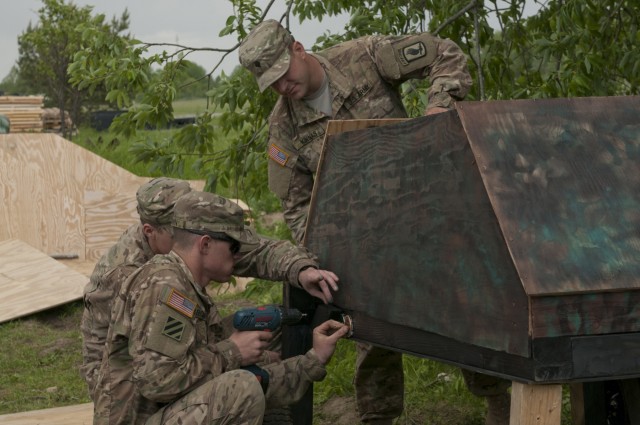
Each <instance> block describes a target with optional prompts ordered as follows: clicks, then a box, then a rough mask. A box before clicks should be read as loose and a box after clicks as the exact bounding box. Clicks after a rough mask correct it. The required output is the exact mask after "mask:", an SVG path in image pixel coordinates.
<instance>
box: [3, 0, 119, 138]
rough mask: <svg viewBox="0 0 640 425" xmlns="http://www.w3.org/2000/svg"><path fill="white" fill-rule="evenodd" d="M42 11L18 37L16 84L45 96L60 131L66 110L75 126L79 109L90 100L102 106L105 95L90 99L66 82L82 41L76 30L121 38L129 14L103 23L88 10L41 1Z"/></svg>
mask: <svg viewBox="0 0 640 425" xmlns="http://www.w3.org/2000/svg"><path fill="white" fill-rule="evenodd" d="M42 2H43V7H42V8H40V9H39V10H38V18H39V20H38V22H37V23H36V24H35V25H32V24H31V23H30V24H29V26H28V27H27V29H26V30H25V31H24V32H23V33H22V34H21V35H20V36H19V37H18V47H19V57H18V64H17V73H18V76H17V77H16V81H17V82H19V83H20V84H21V85H22V87H28V92H29V93H40V94H44V95H45V99H46V103H47V104H49V105H52V106H56V107H58V108H59V109H60V111H61V123H62V126H63V127H62V131H63V133H65V134H68V131H69V130H70V129H66V128H65V120H64V119H63V116H62V114H63V111H65V110H67V111H69V113H70V114H71V117H72V119H73V120H74V121H75V122H78V121H79V118H80V111H81V107H82V106H86V105H87V104H88V103H90V101H91V100H94V101H96V99H97V101H98V102H100V103H103V102H104V97H105V96H104V93H105V92H101V93H98V95H99V96H98V97H95V98H94V99H91V98H90V97H89V94H88V92H86V91H84V90H82V89H81V88H79V87H77V86H73V85H72V84H71V83H70V81H69V75H68V74H67V68H68V67H69V64H70V63H71V62H72V60H73V56H74V54H75V52H76V51H78V50H80V49H83V48H84V46H83V39H82V36H81V34H80V33H78V32H77V31H76V27H77V26H78V25H80V24H89V25H91V26H92V27H93V28H95V29H96V31H100V32H102V33H104V34H109V35H111V36H113V37H126V36H123V35H121V33H122V32H123V31H125V30H126V29H127V28H128V25H129V23H128V19H129V17H128V13H127V12H126V11H125V12H124V13H123V14H122V17H121V18H120V19H115V18H113V20H112V21H111V23H105V19H104V15H99V16H96V17H94V16H92V15H91V7H89V6H86V7H82V8H81V7H78V6H76V5H75V4H73V3H65V1H64V0H42Z"/></svg>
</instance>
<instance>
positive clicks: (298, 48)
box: [291, 41, 306, 53]
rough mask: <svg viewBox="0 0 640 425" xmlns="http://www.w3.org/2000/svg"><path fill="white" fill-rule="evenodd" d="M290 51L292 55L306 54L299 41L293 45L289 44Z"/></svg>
mask: <svg viewBox="0 0 640 425" xmlns="http://www.w3.org/2000/svg"><path fill="white" fill-rule="evenodd" d="M291 51H292V52H294V53H306V52H305V50H304V46H303V45H302V43H300V42H299V41H294V42H293V44H291Z"/></svg>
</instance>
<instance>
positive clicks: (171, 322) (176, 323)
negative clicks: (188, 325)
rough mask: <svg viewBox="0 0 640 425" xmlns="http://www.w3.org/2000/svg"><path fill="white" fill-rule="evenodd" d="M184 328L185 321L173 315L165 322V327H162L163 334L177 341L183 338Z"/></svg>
mask: <svg viewBox="0 0 640 425" xmlns="http://www.w3.org/2000/svg"><path fill="white" fill-rule="evenodd" d="M184 328H185V324H184V322H183V321H181V320H180V319H177V318H175V317H173V316H168V317H167V321H166V322H165V324H164V328H163V329H162V335H165V336H168V337H169V338H173V339H175V340H176V341H180V340H181V339H182V334H183V333H184Z"/></svg>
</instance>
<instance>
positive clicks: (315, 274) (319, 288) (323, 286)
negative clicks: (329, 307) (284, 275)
mask: <svg viewBox="0 0 640 425" xmlns="http://www.w3.org/2000/svg"><path fill="white" fill-rule="evenodd" d="M338 280H339V279H338V276H336V275H335V273H333V272H330V271H328V270H319V269H315V268H313V267H309V268H307V269H304V270H303V271H301V272H300V274H299V275H298V281H299V282H300V285H301V286H302V288H304V290H305V291H307V292H308V293H309V294H310V295H313V296H314V297H316V298H320V299H321V300H322V302H323V303H325V304H328V303H330V302H333V295H331V291H332V290H333V291H337V290H338Z"/></svg>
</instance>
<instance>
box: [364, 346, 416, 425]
mask: <svg viewBox="0 0 640 425" xmlns="http://www.w3.org/2000/svg"><path fill="white" fill-rule="evenodd" d="M356 352H357V358H356V373H355V377H354V386H355V390H356V404H357V406H358V413H359V414H360V419H361V420H362V421H363V422H365V423H366V422H369V421H372V420H378V419H392V418H396V417H398V416H400V414H401V413H402V409H403V407H404V372H403V370H402V354H400V353H396V352H395V351H390V350H386V349H384V348H380V347H375V346H372V345H368V344H362V343H356Z"/></svg>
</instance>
